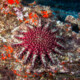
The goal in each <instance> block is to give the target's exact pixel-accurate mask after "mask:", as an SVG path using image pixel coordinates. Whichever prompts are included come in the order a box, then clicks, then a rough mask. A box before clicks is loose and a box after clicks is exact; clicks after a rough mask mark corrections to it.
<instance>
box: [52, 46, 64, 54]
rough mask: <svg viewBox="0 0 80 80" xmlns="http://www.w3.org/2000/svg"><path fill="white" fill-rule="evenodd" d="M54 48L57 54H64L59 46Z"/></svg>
mask: <svg viewBox="0 0 80 80" xmlns="http://www.w3.org/2000/svg"><path fill="white" fill-rule="evenodd" d="M52 50H53V51H54V52H55V53H57V54H60V55H63V53H62V52H61V51H60V50H59V49H58V48H57V47H55V48H53V49H52Z"/></svg>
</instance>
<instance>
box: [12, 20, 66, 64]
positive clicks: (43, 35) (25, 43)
mask: <svg viewBox="0 0 80 80" xmlns="http://www.w3.org/2000/svg"><path fill="white" fill-rule="evenodd" d="M26 27H27V29H28V30H27V31H26V32H21V31H20V34H22V35H23V37H20V36H18V35H16V36H15V38H17V39H19V40H22V42H21V43H14V44H12V45H13V46H18V47H19V46H22V47H23V48H22V50H21V52H20V53H19V59H22V58H23V56H25V58H24V61H23V63H27V60H28V58H30V55H32V57H31V58H32V60H31V62H32V66H34V64H35V61H36V59H37V57H40V59H41V62H42V64H43V65H44V66H46V64H47V61H46V59H45V56H46V55H47V56H48V57H49V59H50V61H51V62H52V63H53V64H55V61H54V59H53V57H52V55H53V54H54V53H57V54H61V55H63V53H62V52H61V51H60V50H59V48H62V49H64V46H63V45H62V44H61V43H59V42H60V40H61V38H60V37H59V36H57V35H56V32H57V30H56V29H49V28H50V27H49V22H48V23H47V24H46V25H45V26H44V27H42V25H41V20H40V21H39V25H38V26H37V27H33V26H31V25H27V26H26Z"/></svg>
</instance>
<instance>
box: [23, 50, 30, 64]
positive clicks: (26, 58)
mask: <svg viewBox="0 0 80 80" xmlns="http://www.w3.org/2000/svg"><path fill="white" fill-rule="evenodd" d="M30 54H31V52H30V51H27V52H26V55H25V57H24V60H23V64H26V63H27V60H28V58H29V56H30Z"/></svg>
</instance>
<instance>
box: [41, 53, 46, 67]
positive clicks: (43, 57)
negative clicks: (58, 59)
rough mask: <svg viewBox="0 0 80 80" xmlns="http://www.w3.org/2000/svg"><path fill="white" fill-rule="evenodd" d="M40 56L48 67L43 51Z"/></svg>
mask: <svg viewBox="0 0 80 80" xmlns="http://www.w3.org/2000/svg"><path fill="white" fill-rule="evenodd" d="M40 57H41V61H42V63H43V65H44V66H45V67H46V60H45V54H43V53H41V55H40Z"/></svg>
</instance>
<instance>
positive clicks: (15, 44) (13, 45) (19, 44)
mask: <svg viewBox="0 0 80 80" xmlns="http://www.w3.org/2000/svg"><path fill="white" fill-rule="evenodd" d="M23 45H24V43H23V42H20V43H14V44H12V47H17V46H23Z"/></svg>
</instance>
